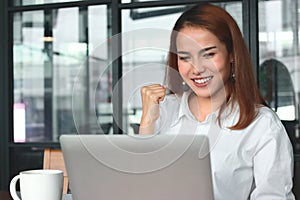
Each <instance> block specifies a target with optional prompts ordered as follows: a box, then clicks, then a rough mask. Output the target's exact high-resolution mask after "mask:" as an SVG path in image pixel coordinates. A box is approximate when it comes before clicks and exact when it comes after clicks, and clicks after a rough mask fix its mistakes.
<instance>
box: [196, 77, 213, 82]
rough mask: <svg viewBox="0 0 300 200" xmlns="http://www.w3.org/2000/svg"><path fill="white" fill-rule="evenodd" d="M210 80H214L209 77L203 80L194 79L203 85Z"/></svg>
mask: <svg viewBox="0 0 300 200" xmlns="http://www.w3.org/2000/svg"><path fill="white" fill-rule="evenodd" d="M210 79H212V76H210V77H207V78H202V79H194V81H195V82H196V83H200V84H203V83H206V82H207V81H209V80H210Z"/></svg>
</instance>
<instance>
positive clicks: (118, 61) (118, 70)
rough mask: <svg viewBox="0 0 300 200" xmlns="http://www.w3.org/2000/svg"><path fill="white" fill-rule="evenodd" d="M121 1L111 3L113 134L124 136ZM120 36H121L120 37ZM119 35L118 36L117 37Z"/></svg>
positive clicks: (116, 0) (114, 0)
mask: <svg viewBox="0 0 300 200" xmlns="http://www.w3.org/2000/svg"><path fill="white" fill-rule="evenodd" d="M120 3H121V0H113V1H112V3H111V7H110V9H111V22H112V27H111V28H112V30H111V34H112V36H113V40H112V43H111V49H110V50H111V52H109V53H110V54H111V58H112V59H113V60H112V85H113V93H112V104H113V133H114V134H123V105H122V102H123V97H122V91H123V88H122V87H123V84H122V82H121V81H119V80H120V79H121V77H122V57H121V53H122V38H121V37H120V36H121V35H120V33H121V31H122V30H121V22H122V20H121V9H120V8H119V4H120ZM118 34H119V35H118ZM116 35H118V36H116ZM114 36H115V37H114Z"/></svg>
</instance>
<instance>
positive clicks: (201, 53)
mask: <svg viewBox="0 0 300 200" xmlns="http://www.w3.org/2000/svg"><path fill="white" fill-rule="evenodd" d="M176 46H177V56H178V70H179V73H180V75H181V77H182V78H183V80H184V81H185V82H186V84H188V85H189V87H190V88H191V89H192V90H193V91H194V93H195V94H196V95H197V96H198V98H212V99H213V98H225V96H226V91H225V87H226V84H227V82H228V80H229V76H230V61H231V60H232V59H231V56H230V55H229V54H228V52H227V49H226V46H225V45H224V44H223V43H221V42H220V41H219V39H218V38H217V37H216V36H215V35H214V34H212V33H211V32H209V31H208V30H206V29H202V28H197V27H187V28H183V29H181V30H180V31H179V33H178V36H177V39H176Z"/></svg>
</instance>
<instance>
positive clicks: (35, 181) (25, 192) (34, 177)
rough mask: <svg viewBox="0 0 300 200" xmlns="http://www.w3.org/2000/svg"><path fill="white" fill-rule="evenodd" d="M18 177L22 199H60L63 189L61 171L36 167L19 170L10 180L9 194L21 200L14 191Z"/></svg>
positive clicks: (15, 199) (16, 199)
mask: <svg viewBox="0 0 300 200" xmlns="http://www.w3.org/2000/svg"><path fill="white" fill-rule="evenodd" d="M19 179H20V193H21V198H22V200H61V199H62V190H63V171H61V170H51V169H38V170H28V171H23V172H20V173H19V175H17V176H15V177H14V178H13V179H12V180H11V182H10V194H11V196H12V198H13V199H14V200H21V198H20V197H19V196H18V194H17V192H16V183H17V181H18V180H19Z"/></svg>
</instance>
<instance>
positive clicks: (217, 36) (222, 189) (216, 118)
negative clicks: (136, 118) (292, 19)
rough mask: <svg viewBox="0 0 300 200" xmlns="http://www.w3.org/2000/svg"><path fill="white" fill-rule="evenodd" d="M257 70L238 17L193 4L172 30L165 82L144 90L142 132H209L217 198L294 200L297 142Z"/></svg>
mask: <svg viewBox="0 0 300 200" xmlns="http://www.w3.org/2000/svg"><path fill="white" fill-rule="evenodd" d="M252 70H253V66H252V63H251V58H250V55H249V52H248V49H247V46H246V44H245V42H244V40H243V37H242V34H241V32H240V30H239V28H238V25H237V24H236V22H235V21H234V20H233V18H232V17H231V16H230V15H229V14H228V13H227V12H226V11H225V10H223V9H222V8H220V7H217V6H214V5H211V4H199V5H197V6H194V7H192V8H190V9H189V10H187V11H185V12H184V13H183V14H182V15H181V16H180V17H179V19H178V20H177V22H176V23H175V26H174V28H173V31H172V33H171V42H170V50H169V57H168V67H167V74H166V85H167V86H164V85H160V84H154V85H149V86H144V87H143V88H142V89H141V95H142V110H143V113H142V118H141V123H140V130H139V132H140V134H154V133H156V134H203V135H206V136H208V138H209V142H210V152H209V154H210V157H211V165H212V178H213V187H214V197H215V199H222V200H224V199H260V198H265V199H294V198H295V197H294V195H293V193H292V191H291V190H292V185H293V184H292V176H293V152H292V146H291V143H290V140H289V138H288V136H287V133H286V131H285V129H284V126H283V125H282V123H281V122H280V120H279V118H278V117H277V115H276V114H275V113H274V112H273V111H272V110H271V109H270V108H268V107H267V106H266V103H265V101H264V100H263V98H262V96H261V94H260V92H259V90H258V87H257V85H256V81H255V78H254V74H253V71H252ZM182 84H184V85H188V86H189V89H188V90H187V91H184V90H183V88H182ZM167 91H170V92H169V94H167ZM237 188H239V189H238V190H237Z"/></svg>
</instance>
